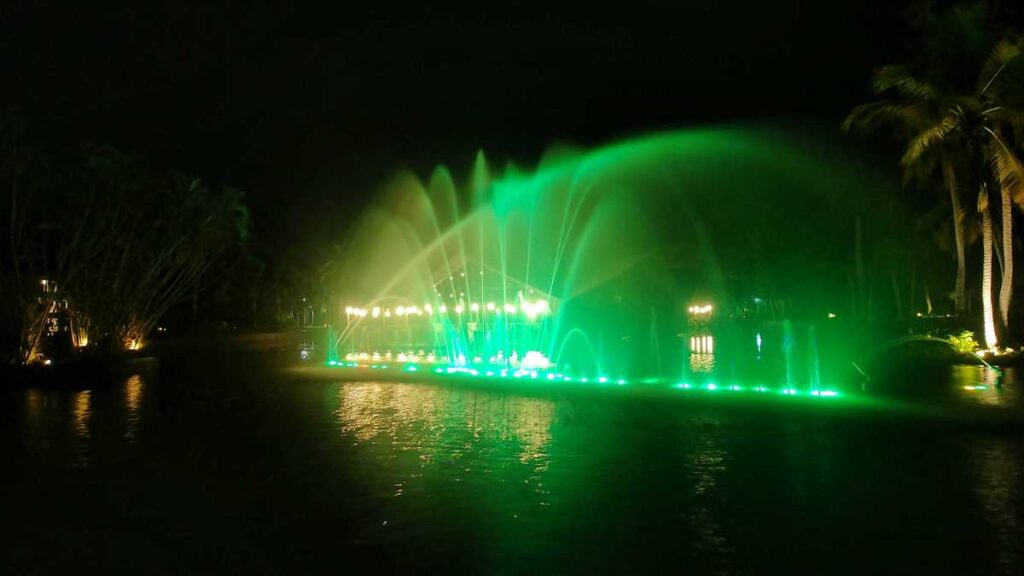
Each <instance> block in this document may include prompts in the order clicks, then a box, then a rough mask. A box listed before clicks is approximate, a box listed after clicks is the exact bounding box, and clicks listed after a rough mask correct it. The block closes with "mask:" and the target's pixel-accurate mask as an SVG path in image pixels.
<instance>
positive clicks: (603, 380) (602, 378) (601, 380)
mask: <svg viewBox="0 0 1024 576" xmlns="http://www.w3.org/2000/svg"><path fill="white" fill-rule="evenodd" d="M597 381H598V382H600V383H601V384H604V383H605V382H607V381H608V377H607V376H601V377H600V378H598V379H597Z"/></svg>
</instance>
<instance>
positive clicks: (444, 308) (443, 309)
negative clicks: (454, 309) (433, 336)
mask: <svg viewBox="0 0 1024 576" xmlns="http://www.w3.org/2000/svg"><path fill="white" fill-rule="evenodd" d="M437 311H438V312H440V313H441V314H447V313H448V307H447V306H445V305H444V304H441V306H440V307H439V308H438V309H437Z"/></svg>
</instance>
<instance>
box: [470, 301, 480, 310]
mask: <svg viewBox="0 0 1024 576" xmlns="http://www.w3.org/2000/svg"><path fill="white" fill-rule="evenodd" d="M469 309H470V310H472V311H473V312H479V311H480V305H479V304H477V303H476V302H473V303H472V304H470V305H469Z"/></svg>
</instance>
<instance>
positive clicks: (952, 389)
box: [0, 358, 1024, 574]
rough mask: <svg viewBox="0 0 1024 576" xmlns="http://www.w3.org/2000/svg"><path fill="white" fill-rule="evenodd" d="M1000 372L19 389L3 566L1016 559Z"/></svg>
mask: <svg viewBox="0 0 1024 576" xmlns="http://www.w3.org/2000/svg"><path fill="white" fill-rule="evenodd" d="M193 363H194V364H198V363H199V362H198V361H193ZM986 378H988V376H986V374H985V372H984V371H982V370H979V369H977V368H973V367H959V368H952V369H949V370H942V371H941V372H939V373H937V374H930V373H929V374H928V375H927V376H926V377H925V376H922V377H921V378H920V381H919V382H917V383H916V384H915V385H914V386H910V385H908V384H907V378H906V377H904V376H901V377H900V378H899V382H900V383H902V384H901V385H902V387H903V388H902V389H903V390H906V389H908V388H913V389H914V390H916V391H918V392H919V393H918V394H916V395H913V397H912V398H910V400H907V401H908V402H909V404H910V405H922V404H927V405H928V406H931V407H939V408H941V409H940V410H939V409H937V410H929V411H910V410H905V409H903V408H900V406H902V404H894V403H884V404H883V403H880V402H878V403H874V404H863V403H857V402H853V401H849V402H846V403H836V404H832V405H830V406H828V407H822V405H821V404H818V405H814V404H812V403H809V402H803V403H801V402H796V403H789V404H787V403H784V402H760V403H758V402H747V401H743V400H736V399H723V397H710V396H708V395H707V394H705V396H704V397H703V398H693V397H683V396H682V395H678V396H670V395H663V394H648V393H645V392H643V391H642V390H639V389H638V388H635V389H634V390H615V391H609V390H586V389H584V390H579V389H570V388H558V389H554V390H545V389H544V388H543V387H536V388H533V389H527V390H523V389H522V388H521V387H520V388H518V389H516V388H511V387H510V388H501V387H500V386H494V387H467V386H464V385H459V384H456V383H430V384H415V383H393V382H378V381H355V382H323V381H309V380H303V379H297V378H295V377H293V376H291V375H289V374H288V373H287V372H281V371H279V370H276V369H274V368H273V367H272V366H269V365H265V363H264V362H263V361H261V360H260V359H259V358H243V359H235V360H232V361H228V360H226V359H225V360H220V361H205V362H203V366H202V369H200V368H199V367H198V366H188V365H180V363H178V364H175V365H173V366H168V363H167V362H165V368H164V370H163V371H162V372H161V373H158V374H140V375H133V376H131V377H128V378H125V379H124V380H123V381H120V382H117V383H114V384H111V385H109V386H100V387H94V388H91V389H78V390H54V389H42V388H8V389H5V390H3V391H2V392H0V411H2V412H0V427H2V429H3V430H2V436H0V442H2V444H0V445H2V446H3V454H4V459H5V460H6V463H5V465H4V469H5V472H4V473H3V474H2V475H0V506H2V509H3V510H4V517H5V519H6V522H5V524H6V525H7V526H8V528H9V530H10V532H9V535H8V537H7V538H6V539H5V541H4V547H5V549H6V550H5V551H4V558H5V564H6V565H7V567H8V568H10V569H11V571H12V572H14V573H23V572H29V573H32V572H51V573H52V572H58V571H59V572H66V571H68V570H70V569H75V570H86V571H133V572H147V573H150V572H166V571H173V572H195V571H212V570H218V571H223V570H230V571H245V572H295V571H312V570H316V571H332V572H342V571H347V570H351V569H354V568H355V567H356V566H360V565H364V563H372V564H373V565H375V566H376V567H378V568H380V569H383V570H387V571H393V570H424V569H428V568H433V569H438V570H446V571H449V570H450V571H463V572H477V573H517V572H518V573H521V572H538V571H545V572H561V573H566V572H585V571H589V572H593V571H597V572H607V571H618V572H634V573H635V572H638V571H652V572H653V571H665V570H672V571H680V572H682V571H699V572H700V573H721V574H745V573H794V572H811V571H814V572H818V573H821V572H825V573H877V572H899V571H906V572H910V571H913V572H914V573H956V574H963V573H972V574H979V573H995V574H1020V573H1024V434H1022V428H1021V426H1019V425H1018V424H1017V423H1019V422H1020V421H1021V420H1016V419H1015V418H1016V415H1019V414H1024V400H1022V397H1021V393H1020V387H1021V385H1022V381H1021V378H1020V377H1019V376H1018V375H1017V373H1015V372H1014V371H1012V370H1009V371H1008V372H1007V374H1006V375H1005V377H1004V379H1003V381H1002V387H1001V388H996V387H995V386H994V385H986V386H985V388H983V389H974V390H966V389H965V388H964V387H965V386H976V385H979V383H983V382H985V379H986ZM989 383H990V384H994V382H989ZM877 387H879V388H884V385H883V384H882V383H877ZM890 388H897V389H898V388H899V386H895V385H892V386H890ZM922 391H923V392H922ZM904 396H905V397H906V396H907V395H904ZM905 399H906V398H905ZM956 414H968V415H969V418H957V417H955V415H956ZM947 415H952V417H947Z"/></svg>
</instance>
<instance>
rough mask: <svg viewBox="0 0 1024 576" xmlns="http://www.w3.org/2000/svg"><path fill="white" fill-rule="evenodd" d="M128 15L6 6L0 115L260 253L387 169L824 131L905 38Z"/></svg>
mask: <svg viewBox="0 0 1024 576" xmlns="http://www.w3.org/2000/svg"><path fill="white" fill-rule="evenodd" d="M135 4H136V3H131V2H128V3H125V4H124V5H122V6H118V7H112V6H107V7H103V6H102V4H93V3H85V2H79V3H68V5H67V6H63V5H58V4H56V3H47V2H34V3H24V4H19V5H17V6H16V7H15V8H14V9H13V10H8V15H9V17H5V18H4V19H3V20H4V24H3V26H4V30H3V34H2V36H0V38H2V42H3V45H2V46H0V53H2V58H3V59H4V62H3V67H4V70H6V71H7V72H5V76H6V77H7V79H8V80H10V79H11V78H13V79H14V80H15V81H13V82H5V84H6V85H7V88H6V89H5V90H4V91H3V96H2V97H3V99H4V100H5V101H6V102H4V108H6V109H10V108H12V107H13V108H17V109H20V110H21V111H22V113H23V114H24V115H25V116H26V117H27V118H28V119H29V122H30V124H31V129H32V130H33V131H34V132H35V133H36V134H37V135H43V136H42V137H44V138H51V139H66V140H68V141H73V142H80V141H84V140H88V141H98V142H104V143H109V144H113V145H115V146H117V147H119V148H122V149H124V150H131V151H138V152H141V153H143V154H145V155H146V157H147V158H148V159H149V160H150V161H151V162H153V163H154V164H157V165H161V166H167V167H173V168H177V169H181V170H185V171H189V172H191V173H194V174H198V175H202V176H204V177H206V178H208V179H211V180H214V181H220V182H223V183H225V184H230V185H233V186H236V187H239V188H242V189H244V190H246V191H247V192H248V193H249V196H250V201H251V203H252V204H253V208H254V213H255V216H256V226H257V231H259V232H262V233H263V236H264V238H268V237H269V238H274V237H280V238H285V237H288V236H286V235H285V234H293V233H294V231H295V230H297V229H300V228H304V229H307V230H310V229H315V230H319V231H320V232H318V233H322V232H323V231H324V230H326V229H329V228H334V227H337V228H343V227H344V226H343V223H344V222H345V221H347V220H348V219H350V218H352V216H353V215H354V214H358V212H359V210H360V209H361V208H362V207H363V206H364V205H365V203H366V201H367V198H369V197H370V195H371V193H372V190H373V187H374V185H375V184H376V183H378V182H380V181H381V179H382V178H384V177H386V176H387V175H388V174H390V173H391V172H393V171H394V170H396V169H398V168H403V167H408V168H412V169H414V170H416V171H417V172H418V173H420V174H421V175H423V176H426V175H427V174H428V173H429V170H430V168H431V167H432V166H433V165H435V164H437V163H441V162H444V163H448V164H450V165H452V166H453V168H454V169H455V170H456V173H458V172H459V171H460V170H461V169H463V168H464V167H466V166H467V165H468V164H469V162H470V160H471V158H472V154H473V152H474V151H475V150H476V149H479V148H482V149H484V150H485V151H486V152H487V154H488V156H489V157H490V158H491V159H492V160H495V161H496V163H497V164H503V163H504V162H505V161H508V160H512V161H515V162H517V163H519V164H521V165H525V166H530V165H531V164H533V163H534V162H535V161H536V160H537V158H538V157H539V156H540V154H542V153H543V150H544V149H545V148H546V147H547V146H548V145H549V144H551V143H552V142H569V143H574V144H581V145H594V144H600V143H602V142H607V141H609V140H612V139H615V138H618V137H622V136H628V135H632V134H637V133H642V132H646V131H650V130H656V129H664V128H674V127H685V126H688V125H693V124H699V123H708V122H722V121H736V120H740V121H744V120H758V121H760V120H765V119H768V120H770V119H775V118H787V119H790V120H792V119H797V120H799V121H806V122H808V123H817V124H820V125H826V126H835V125H838V122H839V121H840V120H841V118H842V117H843V116H844V115H845V113H846V112H847V111H848V110H849V109H850V107H851V106H853V105H855V104H857V103H859V102H862V101H864V100H865V99H867V98H869V96H870V94H869V92H868V90H867V88H868V77H869V75H870V73H871V70H872V68H874V67H875V66H877V65H878V64H881V63H885V62H887V61H889V60H891V59H893V57H892V56H891V55H892V54H899V53H900V51H901V50H902V49H903V40H902V38H903V37H904V32H905V28H906V25H905V24H904V23H903V22H904V21H905V18H903V14H904V13H905V11H906V8H905V7H903V6H902V5H901V3H898V2H893V3H888V4H885V5H884V7H878V6H873V5H871V3H865V2H859V1H853V0H838V1H829V2H820V1H810V0H808V1H795V0H783V1H773V2H735V1H732V2H730V1H719V2H712V1H707V0H705V1H692V2H675V3H664V5H657V4H654V3H647V2H642V1H634V2H629V3H614V5H611V6H608V7H606V8H602V7H598V3H596V2H593V3H589V5H583V6H572V7H564V8H556V7H553V6H548V5H544V4H524V3H518V2H502V3H485V2H478V3H476V4H474V5H471V6H469V7H462V8H449V7H445V6H442V5H441V4H438V3H432V2H419V3H415V4H411V5H404V6H399V5H391V4H389V3H378V2H366V3H361V4H355V5H351V6H350V5H343V4H344V3H338V4H339V6H338V7H337V8H335V9H334V10H333V11H331V12H324V11H310V10H305V9H302V8H299V7H295V6H293V5H291V4H290V3H285V4H283V5H275V4H272V3H268V2H253V3H251V5H245V4H249V3H233V2H232V3H228V2H221V1H214V2H208V3H205V4H206V5H205V6H202V7H196V6H193V7H186V6H184V5H179V4H175V3H170V2H167V3H163V2H161V3H138V4H139V6H136V5H135ZM333 222H338V223H339V224H338V225H333V224H332V223H333ZM328 235H330V233H328ZM293 237H294V236H293Z"/></svg>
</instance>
